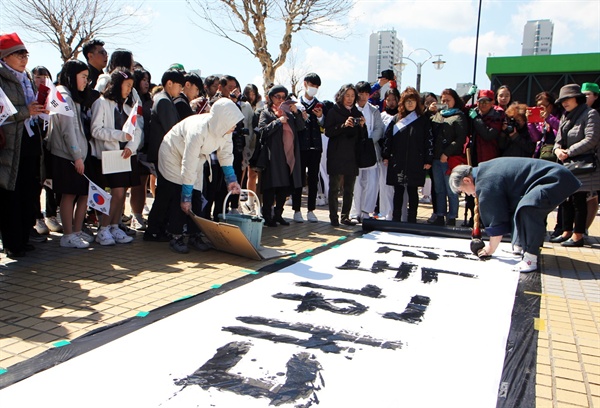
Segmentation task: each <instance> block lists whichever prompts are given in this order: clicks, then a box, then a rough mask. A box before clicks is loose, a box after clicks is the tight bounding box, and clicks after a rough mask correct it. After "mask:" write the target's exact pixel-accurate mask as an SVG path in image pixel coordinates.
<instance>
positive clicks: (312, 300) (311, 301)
mask: <svg viewBox="0 0 600 408" xmlns="http://www.w3.org/2000/svg"><path fill="white" fill-rule="evenodd" d="M273 297H274V298H276V299H287V300H298V301H300V305H299V306H298V307H297V308H296V310H297V311H298V312H306V311H309V312H312V311H315V310H317V309H323V310H327V311H328V312H333V313H339V314H344V315H350V316H358V315H361V314H363V313H364V312H366V311H367V310H368V309H369V308H368V307H367V306H365V305H363V304H362V303H359V302H357V301H355V300H352V299H325V298H324V297H323V295H322V294H321V293H319V292H315V291H312V290H311V291H310V292H308V293H306V294H305V295H296V294H293V293H277V294H275V295H273ZM333 303H335V304H340V303H346V304H349V305H350V306H348V307H337V306H335V305H334V304H333Z"/></svg>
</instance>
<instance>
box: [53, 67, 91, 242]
mask: <svg viewBox="0 0 600 408" xmlns="http://www.w3.org/2000/svg"><path fill="white" fill-rule="evenodd" d="M88 75H89V70H88V66H87V64H85V63H83V62H81V61H79V60H70V61H67V62H66V63H65V65H63V68H62V70H61V72H60V74H59V77H58V86H57V87H56V89H57V90H58V91H59V92H60V94H61V95H62V97H63V99H64V100H65V101H66V102H67V104H68V105H69V107H70V108H71V111H72V112H73V113H74V115H73V116H72V117H69V116H65V115H52V116H51V117H50V126H49V129H48V135H49V136H48V137H49V145H50V152H51V153H52V174H53V178H52V188H53V190H54V192H55V193H57V194H60V195H61V199H60V213H61V218H62V222H63V232H64V234H63V236H62V237H61V239H60V246H62V247H67V248H87V247H88V246H89V245H90V242H92V241H93V237H92V236H90V235H88V234H86V233H84V232H82V231H81V227H82V225H83V220H84V218H85V213H86V209H87V195H88V180H87V179H86V178H85V176H84V172H85V170H86V159H87V157H88V141H87V139H86V137H85V130H84V125H83V120H82V115H85V107H84V101H85V100H86V98H88V95H89V92H90V89H89V88H88V86H87V85H88ZM88 164H89V163H88Z"/></svg>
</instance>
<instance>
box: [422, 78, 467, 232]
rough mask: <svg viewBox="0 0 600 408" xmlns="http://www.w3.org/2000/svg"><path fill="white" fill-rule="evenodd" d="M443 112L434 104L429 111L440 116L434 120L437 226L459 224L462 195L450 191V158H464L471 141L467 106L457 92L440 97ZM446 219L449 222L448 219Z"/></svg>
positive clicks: (435, 221) (448, 92) (445, 93)
mask: <svg viewBox="0 0 600 408" xmlns="http://www.w3.org/2000/svg"><path fill="white" fill-rule="evenodd" d="M440 101H441V103H442V104H443V105H445V106H443V109H441V110H440V109H439V108H438V105H437V103H435V102H433V103H432V104H431V105H430V107H429V109H430V110H435V111H436V114H435V115H434V116H432V118H431V121H432V122H431V126H432V129H433V135H434V141H433V166H432V169H433V178H434V180H435V182H434V184H435V197H436V200H437V203H436V217H435V218H434V219H431V218H430V219H429V221H428V222H429V223H430V224H433V225H444V223H445V224H446V225H450V226H454V225H456V217H457V216H458V195H457V194H456V193H454V192H453V191H452V190H451V189H450V185H449V184H448V177H449V175H450V171H451V170H452V169H451V168H450V167H449V162H448V159H450V158H451V157H457V156H462V155H463V150H464V145H465V142H466V139H467V132H468V126H467V119H466V117H465V114H464V113H463V108H464V104H463V101H462V99H461V98H460V97H459V96H458V94H457V93H456V91H455V90H454V89H450V88H448V89H444V90H443V91H442V94H441V96H440ZM444 217H445V218H446V219H444Z"/></svg>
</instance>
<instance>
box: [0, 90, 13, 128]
mask: <svg viewBox="0 0 600 408" xmlns="http://www.w3.org/2000/svg"><path fill="white" fill-rule="evenodd" d="M15 113H17V109H16V108H15V105H13V104H12V102H11V101H10V99H8V96H6V94H5V93H4V91H3V90H2V88H0V125H1V124H3V123H4V121H5V120H6V119H8V118H9V117H10V116H12V115H14V114H15Z"/></svg>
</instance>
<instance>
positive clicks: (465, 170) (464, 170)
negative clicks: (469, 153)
mask: <svg viewBox="0 0 600 408" xmlns="http://www.w3.org/2000/svg"><path fill="white" fill-rule="evenodd" d="M472 170H473V167H471V166H469V165H467V164H460V165H458V166H456V167H455V168H453V169H452V173H450V178H449V180H448V183H449V184H450V190H452V192H453V193H454V194H458V193H459V190H460V185H461V183H462V181H463V179H464V178H465V177H469V176H470V175H471V171H472Z"/></svg>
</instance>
